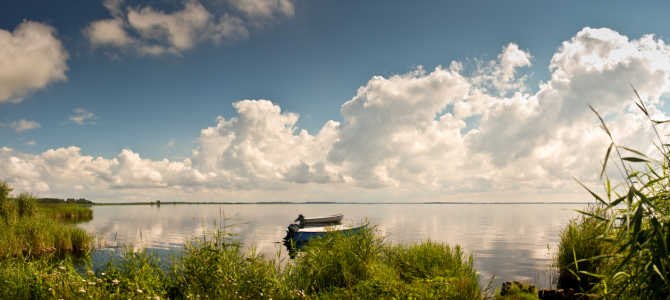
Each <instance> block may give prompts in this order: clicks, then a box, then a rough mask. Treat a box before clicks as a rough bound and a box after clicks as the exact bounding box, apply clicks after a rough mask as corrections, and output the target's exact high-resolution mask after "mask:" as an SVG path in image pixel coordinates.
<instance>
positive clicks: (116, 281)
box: [112, 279, 121, 285]
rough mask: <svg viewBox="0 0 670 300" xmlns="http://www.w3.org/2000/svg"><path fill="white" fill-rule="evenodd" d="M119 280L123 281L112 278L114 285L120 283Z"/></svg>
mask: <svg viewBox="0 0 670 300" xmlns="http://www.w3.org/2000/svg"><path fill="white" fill-rule="evenodd" d="M119 282H121V281H118V280H116V279H114V280H112V283H113V284H114V285H117V284H119Z"/></svg>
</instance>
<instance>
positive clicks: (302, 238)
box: [284, 224, 367, 242]
mask: <svg viewBox="0 0 670 300" xmlns="http://www.w3.org/2000/svg"><path fill="white" fill-rule="evenodd" d="M365 228H367V224H363V225H358V226H356V225H353V224H350V225H330V226H309V227H302V228H301V227H300V226H298V225H296V224H291V225H290V226H289V227H288V229H286V237H284V240H285V241H293V242H307V241H309V240H310V239H314V238H317V237H320V236H323V235H326V234H328V233H342V234H346V235H350V234H357V233H359V232H360V231H361V230H364V229H365Z"/></svg>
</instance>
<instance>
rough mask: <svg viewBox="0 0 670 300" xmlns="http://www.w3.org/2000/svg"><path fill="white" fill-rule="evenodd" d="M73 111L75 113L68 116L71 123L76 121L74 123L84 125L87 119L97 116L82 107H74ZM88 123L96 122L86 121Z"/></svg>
mask: <svg viewBox="0 0 670 300" xmlns="http://www.w3.org/2000/svg"><path fill="white" fill-rule="evenodd" d="M73 112H74V113H75V115H73V116H69V117H68V118H69V119H70V121H71V122H72V123H76V124H79V125H84V123H86V120H87V119H97V118H98V117H97V116H96V115H95V114H93V113H92V112H89V111H86V110H85V109H83V108H75V109H74V110H73ZM88 124H96V123H95V122H93V121H88Z"/></svg>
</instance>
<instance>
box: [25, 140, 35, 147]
mask: <svg viewBox="0 0 670 300" xmlns="http://www.w3.org/2000/svg"><path fill="white" fill-rule="evenodd" d="M26 145H28V146H36V145H37V143H36V142H35V141H29V142H26Z"/></svg>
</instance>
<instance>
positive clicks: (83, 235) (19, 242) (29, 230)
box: [0, 182, 93, 257]
mask: <svg viewBox="0 0 670 300" xmlns="http://www.w3.org/2000/svg"><path fill="white" fill-rule="evenodd" d="M10 192H11V188H9V186H8V185H7V184H6V183H4V182H0V257H8V256H19V255H39V254H41V253H43V252H53V251H58V252H62V251H79V250H87V249H89V248H90V247H91V246H92V241H93V235H92V234H90V233H88V232H86V231H85V230H83V229H81V228H77V227H75V226H73V225H66V224H63V223H61V222H60V221H59V220H57V219H55V218H52V217H50V216H48V215H47V214H45V213H44V211H42V208H41V207H39V206H38V205H37V204H36V200H35V197H33V196H32V195H30V194H27V193H22V194H20V195H19V196H18V197H17V198H9V197H8V195H9V193H10Z"/></svg>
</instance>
